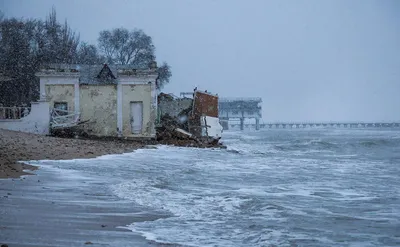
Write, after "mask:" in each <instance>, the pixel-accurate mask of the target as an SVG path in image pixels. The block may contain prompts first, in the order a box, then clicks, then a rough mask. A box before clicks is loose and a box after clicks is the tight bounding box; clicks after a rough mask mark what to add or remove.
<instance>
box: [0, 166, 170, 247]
mask: <svg viewBox="0 0 400 247" xmlns="http://www.w3.org/2000/svg"><path fill="white" fill-rule="evenodd" d="M17 180H18V181H17ZM103 185H104V182H103V181H101V180H98V179H96V178H93V179H92V178H90V177H86V176H83V177H76V176H75V175H74V174H72V175H71V174H65V176H64V175H61V174H57V173H55V172H54V171H53V170H52V169H50V170H49V169H40V170H38V171H37V172H36V174H35V175H34V176H23V177H21V178H18V179H0V188H1V189H0V203H1V205H2V207H0V222H1V223H0V244H8V245H9V246H26V247H28V246H33V247H39V246H62V247H64V246H65V247H66V246H87V245H88V246H162V245H158V244H157V243H151V241H148V240H147V239H146V238H145V237H143V236H141V235H140V234H138V233H135V232H133V231H131V230H129V229H127V228H125V226H127V225H130V224H132V223H135V222H142V221H153V220H157V219H160V218H164V217H166V216H165V215H163V214H161V213H159V212H157V211H151V210H148V209H146V208H143V207H141V206H139V205H135V204H133V203H132V202H130V201H126V200H123V199H120V198H118V197H116V196H115V195H113V194H112V193H110V192H108V191H106V190H103ZM172 246H174V245H172Z"/></svg>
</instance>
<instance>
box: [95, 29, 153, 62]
mask: <svg viewBox="0 0 400 247" xmlns="http://www.w3.org/2000/svg"><path fill="white" fill-rule="evenodd" d="M98 41H99V48H100V50H101V51H102V52H103V53H104V55H105V56H106V57H107V59H108V62H109V63H114V64H134V65H136V64H137V65H141V62H142V60H143V58H144V57H146V58H150V59H151V58H153V56H154V55H153V54H154V45H153V42H152V39H151V37H150V36H148V35H146V34H145V33H144V32H143V31H142V30H133V31H128V30H127V29H125V28H115V29H113V30H111V31H109V30H105V31H101V32H100V37H99V39H98ZM146 66H147V64H146Z"/></svg>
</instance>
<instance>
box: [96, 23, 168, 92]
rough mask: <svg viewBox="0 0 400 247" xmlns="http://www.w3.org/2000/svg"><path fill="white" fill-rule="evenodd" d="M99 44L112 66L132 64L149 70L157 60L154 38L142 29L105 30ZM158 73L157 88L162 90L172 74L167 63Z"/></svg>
mask: <svg viewBox="0 0 400 247" xmlns="http://www.w3.org/2000/svg"><path fill="white" fill-rule="evenodd" d="M98 42H99V48H100V51H101V52H102V53H103V54H104V56H105V57H106V59H107V62H108V63H110V64H132V65H134V66H135V67H137V68H147V67H148V65H149V63H150V62H152V61H154V60H155V59H156V56H155V47H154V45H153V41H152V38H151V37H150V36H148V35H147V34H145V33H144V32H143V31H142V30H140V29H135V30H133V31H128V30H127V29H125V28H115V29H112V30H104V31H101V32H100V36H99V39H98ZM158 71H159V78H158V83H157V86H158V87H159V88H161V87H162V86H163V85H165V84H167V83H169V79H170V77H171V76H172V73H171V68H170V66H169V65H168V64H167V63H165V62H164V63H163V65H162V66H161V67H159V68H158Z"/></svg>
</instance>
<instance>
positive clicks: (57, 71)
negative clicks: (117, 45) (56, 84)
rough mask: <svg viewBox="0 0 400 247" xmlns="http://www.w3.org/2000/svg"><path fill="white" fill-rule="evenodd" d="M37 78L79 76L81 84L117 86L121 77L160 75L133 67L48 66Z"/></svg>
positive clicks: (152, 68) (150, 69)
mask: <svg viewBox="0 0 400 247" xmlns="http://www.w3.org/2000/svg"><path fill="white" fill-rule="evenodd" d="M36 75H37V76H46V75H47V76H51V75H54V76H77V77H79V83H80V84H117V81H116V79H117V78H118V77H121V76H137V77H140V76H146V75H158V72H157V68H156V67H151V68H148V69H138V68H136V67H134V66H132V65H107V64H98V65H97V64H96V65H87V64H47V65H45V66H43V68H42V69H41V70H40V72H38V73H36Z"/></svg>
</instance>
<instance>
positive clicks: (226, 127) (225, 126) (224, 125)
mask: <svg viewBox="0 0 400 247" xmlns="http://www.w3.org/2000/svg"><path fill="white" fill-rule="evenodd" d="M221 125H222V128H223V130H229V120H225V119H224V120H221Z"/></svg>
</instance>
